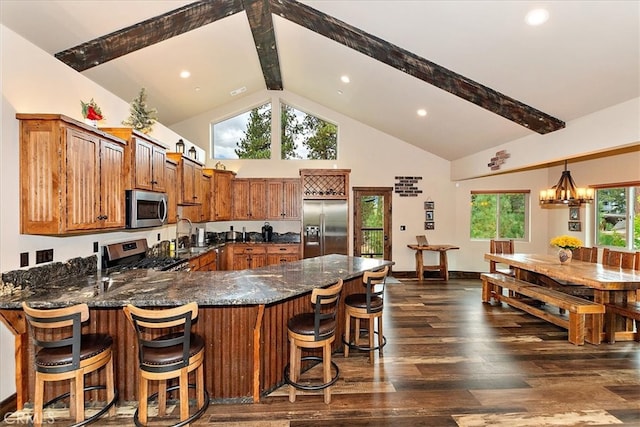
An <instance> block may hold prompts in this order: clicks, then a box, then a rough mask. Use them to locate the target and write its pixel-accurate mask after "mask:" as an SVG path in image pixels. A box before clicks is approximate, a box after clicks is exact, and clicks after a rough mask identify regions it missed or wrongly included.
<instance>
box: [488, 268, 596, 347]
mask: <svg viewBox="0 0 640 427" xmlns="http://www.w3.org/2000/svg"><path fill="white" fill-rule="evenodd" d="M480 278H481V279H482V302H490V301H491V299H492V298H493V299H494V300H496V301H498V302H503V301H504V302H506V303H507V304H509V305H510V306H513V307H516V308H519V309H520V310H522V311H526V312H527V313H529V314H532V315H534V316H536V317H539V318H541V319H544V320H546V321H548V322H551V323H553V324H555V325H558V326H560V327H562V328H565V329H567V330H568V331H569V342H570V343H572V344H575V345H583V344H584V342H585V341H587V342H589V343H591V344H600V342H601V339H602V337H601V331H602V321H603V314H604V312H605V308H604V306H603V305H602V304H599V303H596V302H593V301H589V300H586V299H583V298H580V297H576V296H573V295H568V294H565V293H562V292H559V291H555V290H553V289H549V288H545V287H544V286H539V285H536V284H533V283H530V282H525V281H523V280H519V279H516V278H515V277H510V276H506V275H504V274H500V273H483V274H481V275H480ZM504 288H506V289H508V290H509V291H511V294H513V293H517V294H519V295H524V296H527V297H529V298H532V299H534V300H536V301H542V302H544V303H545V304H549V305H553V306H556V307H559V308H561V309H564V310H566V311H567V312H569V319H568V320H567V318H565V317H562V316H561V315H555V314H553V313H550V312H549V311H546V310H544V309H542V308H539V307H535V306H533V305H530V304H527V303H526V302H524V301H523V300H522V299H521V298H519V297H518V296H515V295H503V293H502V290H503V289H504Z"/></svg>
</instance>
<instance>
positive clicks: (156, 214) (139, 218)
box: [126, 190, 167, 228]
mask: <svg viewBox="0 0 640 427" xmlns="http://www.w3.org/2000/svg"><path fill="white" fill-rule="evenodd" d="M126 205H127V212H126V214H127V228H144V227H158V226H161V225H163V224H164V223H165V221H166V219H167V195H166V194H165V193H154V192H151V191H140V190H127V191H126Z"/></svg>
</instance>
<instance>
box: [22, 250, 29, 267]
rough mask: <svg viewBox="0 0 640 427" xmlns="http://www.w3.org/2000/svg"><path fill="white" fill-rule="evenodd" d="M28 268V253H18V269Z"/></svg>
mask: <svg viewBox="0 0 640 427" xmlns="http://www.w3.org/2000/svg"><path fill="white" fill-rule="evenodd" d="M28 266H29V252H22V253H20V267H28Z"/></svg>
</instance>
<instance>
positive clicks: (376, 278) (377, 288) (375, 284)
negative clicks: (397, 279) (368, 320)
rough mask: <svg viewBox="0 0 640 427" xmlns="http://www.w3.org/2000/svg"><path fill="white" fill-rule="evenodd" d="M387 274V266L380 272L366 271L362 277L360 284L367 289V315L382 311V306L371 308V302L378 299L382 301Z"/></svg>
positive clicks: (377, 305)
mask: <svg viewBox="0 0 640 427" xmlns="http://www.w3.org/2000/svg"><path fill="white" fill-rule="evenodd" d="M387 274H389V266H386V267H385V268H383V269H382V270H380V271H366V272H365V273H364V275H363V276H362V282H363V284H364V286H365V287H366V289H367V293H366V298H367V299H366V301H367V313H368V314H370V313H375V312H378V311H382V304H376V305H375V306H373V307H372V305H371V301H372V300H373V299H375V298H380V301H384V288H385V285H386V283H387Z"/></svg>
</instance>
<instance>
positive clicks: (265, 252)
mask: <svg viewBox="0 0 640 427" xmlns="http://www.w3.org/2000/svg"><path fill="white" fill-rule="evenodd" d="M229 246H230V247H229V248H228V257H229V258H228V260H227V265H228V266H229V267H231V269H232V270H246V269H248V268H258V267H264V266H266V265H275V264H282V263H285V262H292V261H298V260H299V259H300V245H299V244H297V243H294V244H278V243H269V244H255V243H253V244H251V243H248V244H247V243H231V244H230V245H229Z"/></svg>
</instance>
